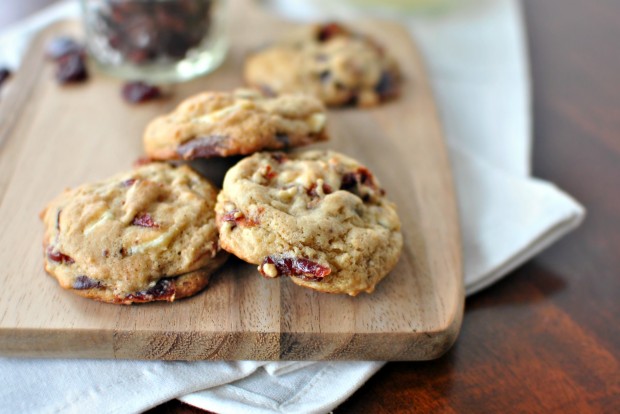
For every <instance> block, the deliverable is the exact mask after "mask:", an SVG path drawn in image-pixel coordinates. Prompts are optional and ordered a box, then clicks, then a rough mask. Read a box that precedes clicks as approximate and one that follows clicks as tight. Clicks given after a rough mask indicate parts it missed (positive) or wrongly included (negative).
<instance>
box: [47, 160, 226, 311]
mask: <svg viewBox="0 0 620 414" xmlns="http://www.w3.org/2000/svg"><path fill="white" fill-rule="evenodd" d="M216 197H217V190H216V189H215V187H213V186H212V185H211V184H210V183H209V182H208V181H206V180H205V179H203V178H202V177H201V176H200V175H198V174H197V173H196V172H195V171H193V170H192V169H191V168H189V167H188V166H180V167H173V166H170V165H168V164H164V163H151V164H146V165H143V166H140V167H138V168H136V169H134V170H133V171H128V172H125V173H122V174H119V175H116V176H114V177H112V178H110V179H107V180H104V181H100V182H97V183H94V184H84V185H82V186H80V187H77V188H75V189H72V190H65V192H63V193H62V194H60V195H59V196H58V197H57V198H56V199H54V200H53V201H52V202H50V203H49V205H48V206H47V207H46V208H45V210H44V211H43V212H42V213H41V218H42V220H43V223H44V225H45V234H44V238H43V247H44V264H45V270H46V271H47V272H48V273H49V274H50V275H52V276H53V277H55V278H56V279H57V281H58V283H59V284H60V286H62V287H63V288H65V289H70V290H72V291H73V292H75V293H77V294H79V295H82V296H85V297H88V298H91V299H95V300H99V301H103V302H110V303H120V304H131V303H138V302H152V301H158V300H165V301H170V302H171V301H173V300H175V299H180V298H183V297H186V296H191V295H193V294H195V293H197V292H199V291H200V290H202V289H203V288H204V287H205V286H206V285H207V283H208V281H209V276H210V275H211V273H212V272H213V271H214V270H215V269H217V267H219V266H220V265H221V264H222V263H223V262H224V261H225V259H226V256H227V254H226V253H225V252H223V251H221V249H220V248H219V245H218V233H217V227H216V224H215V212H214V205H215V200H216Z"/></svg>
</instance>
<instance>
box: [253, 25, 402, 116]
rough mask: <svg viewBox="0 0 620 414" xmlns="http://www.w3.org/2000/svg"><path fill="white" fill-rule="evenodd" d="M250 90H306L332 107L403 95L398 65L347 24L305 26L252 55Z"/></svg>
mask: <svg viewBox="0 0 620 414" xmlns="http://www.w3.org/2000/svg"><path fill="white" fill-rule="evenodd" d="M244 76H245V80H246V83H247V84H248V85H250V86H253V87H256V88H259V89H262V90H264V91H268V92H271V93H275V94H280V93H290V92H303V93H307V94H311V95H313V96H316V97H317V98H319V99H321V100H322V101H323V102H324V103H325V104H327V105H329V106H343V105H353V106H373V105H377V104H378V103H379V102H381V101H384V100H387V99H390V98H392V97H395V96H396V95H398V92H399V84H400V78H401V76H400V72H399V69H398V65H397V64H396V62H395V61H394V59H392V58H391V57H390V56H389V55H388V54H387V53H386V52H385V50H384V48H383V47H382V46H380V45H379V44H378V43H377V42H375V41H374V40H373V39H371V38H370V37H368V36H364V35H362V34H359V33H355V32H353V31H351V30H349V29H348V28H346V27H345V26H343V25H340V24H337V23H329V24H322V25H318V24H316V25H312V26H307V27H304V28H302V29H301V30H299V31H296V32H294V33H292V34H290V35H289V37H288V38H285V39H283V40H282V41H281V42H279V43H277V44H275V45H274V46H271V47H269V48H267V49H264V50H262V51H259V52H258V53H255V54H253V55H251V56H250V57H249V58H248V59H247V60H246V62H245V74H244Z"/></svg>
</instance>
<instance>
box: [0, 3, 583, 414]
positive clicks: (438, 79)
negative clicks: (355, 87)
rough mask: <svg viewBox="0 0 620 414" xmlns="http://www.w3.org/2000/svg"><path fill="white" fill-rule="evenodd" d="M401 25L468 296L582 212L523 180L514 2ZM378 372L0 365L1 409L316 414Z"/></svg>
mask: <svg viewBox="0 0 620 414" xmlns="http://www.w3.org/2000/svg"><path fill="white" fill-rule="evenodd" d="M291 4H296V5H297V6H296V7H291ZM304 4H305V7H304V8H300V6H299V2H289V1H278V2H276V5H277V6H278V7H280V8H281V9H280V10H281V11H283V12H284V13H286V14H287V15H289V16H290V17H299V16H300V15H301V16H302V17H304V18H317V17H325V16H328V17H335V18H338V17H343V16H345V17H351V10H350V9H349V8H348V7H346V6H343V5H342V3H341V2H322V3H320V4H321V6H322V7H321V8H320V9H318V8H317V7H315V6H312V7H311V6H309V5H308V4H306V3H304ZM330 4H332V6H331V8H330V6H329V5H330ZM326 8H327V9H326ZM300 10H301V12H300ZM77 13H78V7H77V5H76V4H74V3H61V4H60V5H57V6H54V7H52V8H49V9H47V10H45V11H43V12H41V13H39V14H38V15H36V16H35V17H32V18H30V19H28V20H26V21H24V22H23V23H20V24H18V25H15V26H13V27H10V28H8V29H6V30H5V31H3V32H2V33H0V65H1V64H8V65H10V66H12V67H17V66H18V64H19V61H20V57H21V55H22V53H23V51H24V48H25V47H26V46H27V43H28V40H29V38H30V36H31V35H32V34H33V33H35V32H36V31H38V30H40V28H41V27H43V26H44V25H46V24H48V23H50V22H52V21H54V20H56V19H58V18H61V17H68V16H76V15H77ZM388 17H389V16H388ZM398 18H399V19H400V20H401V21H402V22H403V23H404V24H406V25H407V26H408V27H410V28H411V31H412V34H413V35H414V36H415V38H416V40H417V41H418V43H419V45H420V46H421V48H422V51H423V54H424V56H425V58H426V60H427V63H428V66H429V72H430V76H431V80H432V83H433V87H434V90H435V94H436V98H437V104H438V106H439V110H440V113H441V116H442V118H443V123H444V129H445V133H446V137H447V140H448V143H449V148H450V155H451V159H452V165H453V171H454V176H455V180H456V186H457V190H458V198H459V204H460V216H461V224H462V234H463V249H464V259H465V286H466V290H467V293H468V294H471V293H474V292H476V291H478V290H480V289H482V288H484V287H486V286H488V285H490V284H491V283H493V282H495V281H497V280H498V279H499V278H501V277H502V276H505V275H506V274H507V273H508V272H509V271H511V270H512V269H514V268H515V267H517V266H519V265H520V264H522V263H523V262H525V261H526V260H528V259H530V258H531V257H532V256H534V255H535V254H537V253H538V252H540V251H541V250H542V249H544V248H545V247H547V246H549V245H550V244H551V243H553V242H554V241H556V240H557V239H558V238H560V237H562V236H563V235H564V234H566V233H567V232H569V231H570V230H572V229H574V228H575V227H576V226H577V225H579V223H580V222H581V220H582V219H583V217H584V214H585V212H584V209H583V208H582V207H581V206H580V205H579V204H578V203H577V202H576V201H575V200H573V199H572V198H571V197H570V196H568V195H567V194H565V193H563V192H562V191H561V190H559V189H558V188H556V187H555V186H553V185H552V184H550V183H547V182H544V181H541V180H537V179H534V178H532V177H530V168H529V165H530V161H529V160H530V154H529V152H530V142H531V136H530V135H531V131H530V123H531V114H530V102H529V101H530V96H529V87H530V83H529V77H528V67H527V66H528V65H527V50H526V46H525V41H524V26H523V22H522V19H521V13H520V9H519V5H518V3H517V2H516V1H515V0H494V1H485V2H475V1H473V0H472V1H470V2H468V5H467V6H461V7H455V8H454V9H453V10H451V11H449V12H447V13H445V14H441V15H434V16H426V17H416V18H415V19H414V18H411V17H403V16H399V17H398ZM0 127H1V126H0ZM383 364H384V363H383V362H317V363H313V362H275V363H266V362H250V361H242V362H162V361H104V360H48V359H18V358H0V407H2V408H1V409H0V411H3V410H6V411H7V412H76V413H81V412H93V413H98V412H101V413H104V412H105V413H107V412H109V413H130V412H139V411H143V410H146V409H148V408H150V407H153V406H156V405H158V404H161V403H162V402H164V401H167V400H169V399H172V398H180V399H181V400H182V401H184V402H187V403H189V404H192V405H196V406H198V407H202V408H205V409H208V410H211V411H215V412H218V413H239V412H255V413H324V412H328V411H330V410H332V409H333V408H334V407H336V406H337V405H338V404H340V403H341V402H343V401H344V400H345V399H346V398H347V397H348V396H350V395H351V394H352V393H353V392H354V391H355V390H356V389H358V388H359V387H360V386H361V385H362V384H363V383H364V382H365V381H366V380H367V379H368V378H369V377H370V376H372V375H373V374H374V373H375V372H376V371H377V370H379V369H380V368H381V367H382V366H383Z"/></svg>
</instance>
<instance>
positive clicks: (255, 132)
mask: <svg viewBox="0 0 620 414" xmlns="http://www.w3.org/2000/svg"><path fill="white" fill-rule="evenodd" d="M325 126H326V113H325V107H324V106H323V104H322V103H321V102H320V101H319V100H318V99H316V98H314V97H312V96H306V95H300V94H294V95H282V96H279V97H277V98H273V97H266V96H264V95H263V94H262V93H260V92H258V91H253V90H245V89H238V90H235V91H234V92H204V93H201V94H198V95H195V96H192V97H190V98H188V99H186V100H185V101H183V102H181V104H179V106H178V107H177V108H176V109H175V110H174V111H173V112H171V113H169V114H167V115H164V116H160V117H158V118H156V119H155V120H153V121H152V122H151V123H150V124H149V125H148V126H147V128H146V131H145V133H144V137H143V142H144V148H145V151H146V154H147V156H148V157H150V158H151V159H155V160H171V159H185V160H191V159H196V158H210V157H228V156H233V155H247V154H252V153H254V152H257V151H262V150H279V149H286V148H290V147H297V146H301V145H308V144H311V143H314V142H318V141H325V140H327V139H328V136H327V132H326V128H325Z"/></svg>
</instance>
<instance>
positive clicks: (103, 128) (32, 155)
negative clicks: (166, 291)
mask: <svg viewBox="0 0 620 414" xmlns="http://www.w3.org/2000/svg"><path fill="white" fill-rule="evenodd" d="M232 9H233V10H232V11H231V12H232V22H231V28H232V30H231V31H230V32H231V40H232V42H231V43H232V47H231V51H230V54H229V56H228V58H227V60H226V62H225V63H224V64H223V66H222V67H221V68H219V69H218V70H217V71H216V72H214V73H212V74H211V75H209V76H207V77H204V78H202V79H198V80H195V81H192V82H190V83H186V84H183V85H177V86H174V87H173V88H172V90H171V92H172V96H171V98H169V99H167V100H165V101H160V102H154V103H148V104H143V105H139V106H131V105H128V104H126V103H124V102H123V101H122V100H121V98H120V94H119V91H120V86H121V82H120V81H118V80H115V79H111V78H108V77H106V76H104V75H102V74H94V76H93V77H92V78H91V79H90V80H89V81H88V82H87V83H85V84H82V85H75V86H70V87H60V86H58V85H57V84H56V83H55V82H54V81H53V66H52V65H51V64H50V63H48V62H46V61H45V60H44V58H43V45H44V44H45V43H46V42H47V40H48V39H49V38H51V37H53V36H54V35H57V34H60V33H67V32H73V31H74V30H76V26H77V25H76V24H75V23H70V22H65V23H60V24H57V25H55V26H53V27H51V28H49V29H48V30H47V31H45V32H43V33H42V35H41V36H40V37H39V38H38V39H37V40H36V41H35V42H34V43H33V45H32V47H31V49H30V52H29V53H28V54H27V55H26V57H25V61H24V64H23V68H22V69H21V70H20V71H19V72H18V73H17V74H16V75H15V76H14V78H13V79H12V80H11V81H10V82H9V83H8V84H7V85H5V88H4V90H3V91H2V95H1V97H0V286H2V288H1V289H0V355H5V356H37V357H70V358H92V357H95V358H135V359H180V360H199V359H212V360H218V359H219V360H239V359H256V360H321V359H328V360H342V359H360V360H426V359H432V358H436V357H439V356H440V355H442V354H443V353H444V352H445V351H446V350H447V349H448V348H449V347H450V346H451V345H452V343H453V342H454V341H455V339H456V336H457V334H458V331H459V328H460V325H461V320H462V315H463V286H462V263H461V248H460V238H459V227H458V222H457V210H456V204H455V194H454V187H453V183H452V178H451V175H450V166H449V163H448V157H447V155H446V148H445V146H444V142H443V140H442V132H441V127H440V123H439V120H438V116H437V112H436V109H435V105H434V102H433V97H432V94H431V90H430V87H429V83H428V80H427V78H426V75H425V73H424V68H423V64H422V60H421V58H420V55H419V54H418V52H417V50H416V48H415V46H414V45H413V44H412V42H411V39H410V37H409V35H408V33H407V32H406V31H405V30H403V29H402V28H401V27H399V26H397V25H395V24H389V23H380V22H360V23H358V24H356V26H357V27H358V28H359V29H362V30H363V31H366V32H368V33H371V34H373V35H374V36H376V37H377V38H378V39H379V40H380V41H381V42H383V43H384V44H385V45H387V46H388V48H389V50H390V52H391V53H393V54H394V55H395V56H396V57H397V58H398V60H399V63H400V65H401V67H402V70H403V72H404V74H405V76H406V81H405V84H404V89H403V93H402V97H401V98H400V99H398V100H396V101H393V102H390V103H387V104H385V105H383V106H380V107H378V108H374V109H364V110H357V109H344V110H332V111H330V114H329V116H330V119H329V127H330V130H331V133H332V136H333V139H332V141H331V142H328V143H326V144H323V145H320V146H314V147H313V148H333V149H336V150H339V151H342V152H344V153H346V154H349V155H351V156H353V157H355V158H357V159H359V160H361V161H362V162H363V163H364V164H366V165H367V166H368V167H369V168H370V169H371V170H372V171H374V172H375V173H376V175H377V176H378V177H379V179H380V180H381V182H382V184H383V186H384V187H385V189H386V190H387V194H388V196H389V198H390V199H392V200H393V201H394V202H396V204H397V205H398V209H399V213H400V216H401V219H402V224H403V233H404V239H405V245H404V250H403V253H402V256H401V259H400V261H399V263H398V265H397V266H396V268H395V269H394V270H393V271H392V272H391V274H390V275H389V276H388V277H387V278H386V279H385V280H384V281H383V282H381V283H380V284H379V285H378V287H377V289H376V291H375V293H373V294H371V295H368V294H364V293H362V294H360V295H359V296H358V297H355V298H353V297H348V296H343V295H332V294H322V293H318V292H314V291H311V290H308V289H304V288H301V287H299V286H296V285H294V284H293V283H292V282H291V281H290V280H288V279H287V278H280V279H278V280H266V279H264V278H262V277H261V276H260V275H259V274H258V272H257V271H256V266H253V265H247V264H245V263H242V262H241V261H239V260H236V259H234V260H230V261H229V262H228V263H227V264H226V265H225V266H224V268H223V269H222V270H221V271H219V272H218V273H216V275H215V276H214V277H213V279H212V282H211V284H210V286H209V287H208V288H207V290H206V291H204V292H202V293H200V294H198V295H197V296H195V297H192V298H189V299H185V300H180V301H178V302H174V303H153V304H146V305H134V306H118V305H109V304H102V303H98V302H94V301H91V300H88V299H84V298H81V297H79V296H77V295H75V294H73V293H71V292H68V291H65V290H63V289H61V288H60V287H59V286H58V284H57V283H56V281H55V280H54V279H53V278H51V277H49V276H47V275H46V274H45V273H44V271H43V263H42V254H43V253H42V247H41V242H42V234H43V226H42V224H41V222H40V221H39V218H38V213H39V211H40V210H41V209H42V208H43V207H44V206H45V205H46V203H47V202H48V201H49V200H50V199H51V198H52V197H54V196H55V195H56V194H58V193H59V192H61V191H62V190H63V189H64V188H66V187H73V186H77V185H79V184H81V183H84V182H88V181H93V180H100V179H103V178H106V177H108V176H110V175H112V174H115V173H117V172H119V171H123V170H127V169H130V168H131V165H132V162H133V161H134V160H135V159H136V158H138V157H139V156H141V155H142V149H141V134H142V131H143V129H144V127H145V125H146V124H147V122H148V121H149V120H150V119H151V118H153V117H154V116H156V115H159V114H162V113H164V112H167V111H169V110H170V109H172V108H173V107H174V106H175V105H176V104H177V103H178V102H179V101H181V100H182V99H184V98H186V97H188V96H190V95H192V94H194V93H196V92H199V91H202V90H208V89H211V90H226V89H229V88H234V87H237V86H240V85H241V84H242V78H241V70H242V64H243V59H244V56H245V55H247V53H248V52H249V51H251V50H252V49H254V48H256V47H257V46H260V45H264V44H266V43H267V42H269V41H270V40H271V39H274V38H275V37H276V36H277V35H278V34H280V33H282V32H284V31H286V30H287V29H289V28H290V26H291V24H285V23H282V22H279V21H277V20H275V19H274V18H273V17H271V16H267V15H265V14H262V12H259V11H257V10H255V9H253V8H251V7H250V5H248V4H245V3H243V4H241V5H240V2H233V7H232ZM240 27H242V28H243V29H239V28H240ZM225 164H226V163H225V162H215V163H202V164H200V165H199V167H200V168H201V169H202V170H203V171H206V172H207V173H208V175H209V176H212V177H213V176H216V177H217V176H220V177H221V176H222V174H223V173H224V171H225ZM216 180H217V178H216Z"/></svg>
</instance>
